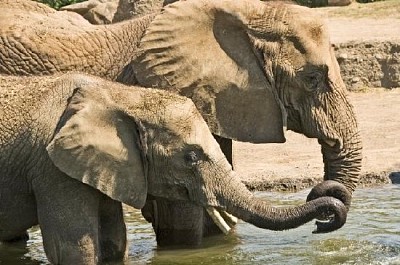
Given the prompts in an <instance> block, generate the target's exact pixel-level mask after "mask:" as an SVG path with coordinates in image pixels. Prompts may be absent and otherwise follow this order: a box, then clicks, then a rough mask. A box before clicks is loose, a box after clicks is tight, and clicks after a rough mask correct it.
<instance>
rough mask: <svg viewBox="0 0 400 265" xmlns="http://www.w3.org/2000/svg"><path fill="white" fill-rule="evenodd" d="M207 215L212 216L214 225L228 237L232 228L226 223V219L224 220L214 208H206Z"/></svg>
mask: <svg viewBox="0 0 400 265" xmlns="http://www.w3.org/2000/svg"><path fill="white" fill-rule="evenodd" d="M206 210H207V213H208V214H209V215H210V217H211V219H213V221H214V223H215V224H216V225H217V226H218V228H219V229H221V231H222V232H223V233H224V234H225V235H227V234H228V233H229V231H230V230H231V228H230V226H229V225H228V224H227V223H226V222H225V220H224V218H222V216H221V214H220V213H219V212H218V211H217V210H216V209H215V208H213V207H207V208H206Z"/></svg>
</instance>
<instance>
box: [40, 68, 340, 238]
mask: <svg viewBox="0 0 400 265" xmlns="http://www.w3.org/2000/svg"><path fill="white" fill-rule="evenodd" d="M59 82H64V84H72V85H70V86H69V89H70V90H71V91H72V92H71V94H72V95H70V96H69V97H68V102H67V104H66V107H64V108H65V109H64V110H63V113H62V115H61V118H60V119H59V121H58V122H57V126H56V128H55V133H54V135H53V137H52V140H51V141H50V143H49V144H48V146H47V152H48V155H49V157H50V159H51V161H52V163H53V164H54V165H55V166H56V167H57V168H59V169H60V170H61V171H62V172H64V173H65V174H66V175H68V176H69V177H71V178H74V179H76V180H78V181H81V182H83V183H85V184H87V185H90V186H92V187H93V188H95V189H98V190H99V191H101V192H102V193H104V194H106V195H107V196H109V197H111V198H112V199H114V200H117V201H121V202H123V203H126V204H128V205H131V206H133V207H135V208H142V207H143V206H144V204H145V201H146V197H147V196H148V195H152V196H158V197H162V198H166V199H169V200H172V201H178V202H179V201H189V202H191V203H193V204H195V205H198V206H201V207H204V208H205V209H207V210H208V212H209V213H210V214H211V216H213V218H214V220H215V222H217V223H220V222H219V219H220V217H219V214H218V212H221V211H222V210H225V211H227V212H229V213H230V214H232V215H234V216H237V217H238V218H241V219H243V220H244V221H246V222H249V223H252V224H254V225H256V226H258V227H262V228H266V229H273V230H283V229H290V228H295V227H298V226H299V225H302V224H304V223H306V222H308V221H310V220H312V219H313V218H315V217H317V216H318V215H320V214H321V213H326V214H332V213H333V214H334V215H335V218H334V220H333V221H332V222H330V223H328V224H326V223H323V224H319V225H318V226H317V232H328V231H333V230H335V229H338V228H340V227H341V226H342V225H343V224H344V223H345V220H346V215H347V211H346V207H345V206H344V205H343V204H342V203H341V201H340V200H338V199H336V198H333V197H326V196H324V197H320V198H316V199H314V200H311V201H309V202H307V203H306V204H304V205H301V206H297V207H292V208H274V207H271V206H270V205H269V204H268V203H267V202H265V201H262V200H260V199H258V198H255V197H254V196H253V195H252V193H251V192H249V191H248V190H247V188H246V187H245V186H244V184H242V183H241V182H240V180H239V179H238V178H237V177H236V176H235V174H234V172H233V171H232V168H231V166H230V164H229V163H228V161H227V160H226V158H225V156H224V154H223V153H222V151H221V149H220V148H219V145H218V143H217V142H216V141H215V139H214V137H213V136H212V134H211V132H210V130H209V128H208V126H207V124H206V122H205V121H204V119H203V118H202V116H201V114H200V113H199V112H198V110H197V109H196V106H195V105H194V104H193V102H192V101H191V100H190V99H188V98H186V97H182V96H179V95H176V94H171V93H167V92H165V91H158V90H149V89H143V88H139V87H126V86H123V85H120V84H116V83H112V82H108V81H104V80H101V79H98V78H94V77H87V76H82V75H72V76H67V77H66V78H64V79H60V81H59ZM61 89H62V90H63V92H62V93H63V94H66V93H67V92H66V91H67V90H68V89H66V85H63V86H62V87H61V88H60V90H61ZM64 97H65V95H64ZM55 100H58V101H57V102H59V99H55ZM64 106H65V105H64ZM220 225H221V226H223V225H224V224H223V223H221V224H220Z"/></svg>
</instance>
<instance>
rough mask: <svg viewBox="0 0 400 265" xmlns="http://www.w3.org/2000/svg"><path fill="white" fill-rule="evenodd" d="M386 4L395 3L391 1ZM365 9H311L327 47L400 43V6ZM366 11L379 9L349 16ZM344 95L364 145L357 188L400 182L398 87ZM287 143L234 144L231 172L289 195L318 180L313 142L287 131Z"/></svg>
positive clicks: (317, 148) (318, 165)
mask: <svg viewBox="0 0 400 265" xmlns="http://www.w3.org/2000/svg"><path fill="white" fill-rule="evenodd" d="M387 3H388V4H396V3H394V1H387ZM377 4H378V3H377ZM365 5H366V4H364V6H363V5H361V4H355V3H353V4H352V5H351V6H349V7H328V8H320V9H316V12H320V13H321V14H323V15H324V16H326V17H327V23H328V27H329V30H330V32H331V40H332V43H333V44H335V43H344V42H348V41H360V42H361V41H383V40H397V41H399V42H400V27H397V26H395V25H400V18H399V16H398V14H400V5H396V6H393V7H392V9H390V12H393V8H394V9H395V10H396V9H397V11H398V12H394V13H390V14H382V13H381V12H380V11H379V9H380V8H381V6H380V5H382V3H379V4H378V5H375V4H367V5H369V6H365ZM373 5H374V6H373ZM346 8H347V9H346ZM365 8H371V9H374V8H378V9H377V10H378V11H377V12H375V14H374V12H365V13H364V16H363V17H359V16H358V15H357V16H356V15H354V14H357V13H356V12H355V11H357V9H359V10H360V11H362V12H364V11H365V10H364V9H365ZM388 10H389V9H388ZM376 14H378V17H376ZM344 15H345V16H344ZM349 97H350V100H351V103H352V104H353V106H354V108H355V112H356V115H357V119H358V123H359V126H360V130H361V136H362V139H363V145H364V149H363V169H362V174H361V179H360V184H359V187H361V186H368V185H379V184H384V183H390V182H392V179H393V177H395V178H394V180H395V179H397V181H399V179H400V177H399V175H400V116H399V109H400V88H397V89H392V90H385V89H381V88H366V89H365V91H364V92H362V93H360V92H357V93H349ZM286 139H287V141H286V143H284V144H249V143H242V142H234V150H235V151H234V153H235V158H234V159H235V167H236V170H237V172H238V173H239V175H240V176H241V178H242V180H243V181H244V182H245V183H246V185H247V186H248V187H249V188H250V189H255V190H282V191H286V190H291V191H294V190H300V189H303V188H307V187H310V186H313V185H315V183H318V182H320V181H321V180H322V176H323V163H322V155H321V152H320V146H319V144H318V143H317V140H316V139H308V138H306V137H304V136H303V135H300V134H296V133H293V132H291V131H288V132H287V134H286ZM390 174H392V175H390ZM389 176H391V178H390V177H389ZM395 181H396V180H395Z"/></svg>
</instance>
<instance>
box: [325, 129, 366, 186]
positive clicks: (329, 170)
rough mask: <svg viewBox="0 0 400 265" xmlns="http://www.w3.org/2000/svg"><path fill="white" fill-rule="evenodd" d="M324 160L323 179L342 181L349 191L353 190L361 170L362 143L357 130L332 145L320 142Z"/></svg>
mask: <svg viewBox="0 0 400 265" xmlns="http://www.w3.org/2000/svg"><path fill="white" fill-rule="evenodd" d="M320 144H321V151H322V154H323V161H324V171H325V174H324V180H335V181H337V182H339V183H342V184H343V185H344V186H345V187H346V188H347V189H348V190H349V191H350V192H351V193H352V192H353V191H354V190H355V188H356V186H357V182H358V179H359V176H360V172H361V164H362V144H361V137H360V135H359V133H358V132H356V133H354V134H351V137H349V138H348V139H343V144H342V145H340V144H339V143H336V144H334V145H333V146H331V145H329V144H326V143H324V142H321V141H320Z"/></svg>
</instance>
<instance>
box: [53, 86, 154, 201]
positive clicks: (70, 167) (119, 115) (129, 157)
mask: <svg viewBox="0 0 400 265" xmlns="http://www.w3.org/2000/svg"><path fill="white" fill-rule="evenodd" d="M141 126H142V125H141V124H139V123H137V122H135V121H134V120H133V119H132V117H129V116H127V115H126V114H125V113H123V112H122V111H119V110H118V108H116V107H114V106H113V103H112V101H111V100H110V99H108V96H107V94H105V93H104V92H102V91H101V89H100V90H99V89H97V90H96V91H91V90H90V89H83V88H79V89H77V90H76V91H75V93H74V95H73V96H72V97H71V99H70V102H69V104H68V106H67V108H66V110H65V112H64V114H63V116H62V117H61V119H60V122H59V126H58V129H57V131H56V133H55V135H54V138H53V139H52V141H51V143H50V144H49V145H48V146H47V152H48V154H49V156H50V158H51V160H52V161H53V163H54V164H55V165H56V166H57V167H58V168H59V169H60V170H61V171H63V172H64V173H65V174H67V175H68V176H70V177H72V178H74V179H77V180H79V181H82V182H83V183H86V184H88V185H90V186H92V187H94V188H96V189H98V190H100V191H101V192H103V193H105V194H106V195H108V196H109V197H111V198H112V199H114V200H118V201H121V202H123V203H126V204H128V205H131V206H133V207H135V208H142V207H143V206H144V204H145V201H146V196H147V181H146V174H147V164H146V160H145V158H144V153H143V152H145V143H144V140H143V139H144V138H143V134H144V132H143V129H142V128H141Z"/></svg>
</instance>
